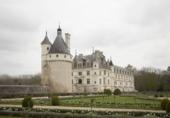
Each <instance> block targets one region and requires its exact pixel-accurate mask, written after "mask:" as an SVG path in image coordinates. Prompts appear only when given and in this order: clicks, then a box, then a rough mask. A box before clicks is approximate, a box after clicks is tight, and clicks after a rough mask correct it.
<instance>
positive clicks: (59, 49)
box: [49, 27, 70, 54]
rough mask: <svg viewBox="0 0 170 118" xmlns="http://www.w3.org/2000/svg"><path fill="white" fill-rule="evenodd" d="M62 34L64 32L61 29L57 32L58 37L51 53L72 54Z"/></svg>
mask: <svg viewBox="0 0 170 118" xmlns="http://www.w3.org/2000/svg"><path fill="white" fill-rule="evenodd" d="M61 33H62V30H61V29H60V27H59V29H58V30H57V37H56V39H55V41H54V43H53V44H52V46H51V48H50V51H49V53H64V54H70V53H69V50H68V47H67V44H66V43H65V42H64V40H63V38H62V34H61Z"/></svg>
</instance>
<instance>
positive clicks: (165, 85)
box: [135, 71, 170, 92]
mask: <svg viewBox="0 0 170 118" xmlns="http://www.w3.org/2000/svg"><path fill="white" fill-rule="evenodd" d="M135 88H136V90H138V91H158V92H161V91H170V75H168V74H162V75H161V74H155V73H148V72H143V71H140V72H138V73H137V74H135Z"/></svg>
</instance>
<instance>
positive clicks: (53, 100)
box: [51, 96, 59, 106]
mask: <svg viewBox="0 0 170 118" xmlns="http://www.w3.org/2000/svg"><path fill="white" fill-rule="evenodd" d="M51 105H53V106H56V105H59V98H58V96H52V98H51Z"/></svg>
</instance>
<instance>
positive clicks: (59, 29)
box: [57, 23, 61, 31]
mask: <svg viewBox="0 0 170 118" xmlns="http://www.w3.org/2000/svg"><path fill="white" fill-rule="evenodd" d="M57 31H61V28H60V23H59V26H58V29H57Z"/></svg>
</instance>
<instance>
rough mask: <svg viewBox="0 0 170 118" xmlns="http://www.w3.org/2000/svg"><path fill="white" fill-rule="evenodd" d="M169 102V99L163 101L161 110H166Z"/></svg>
mask: <svg viewBox="0 0 170 118" xmlns="http://www.w3.org/2000/svg"><path fill="white" fill-rule="evenodd" d="M168 102H169V100H168V99H163V100H162V101H161V109H163V110H166V105H167V103H168Z"/></svg>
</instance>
